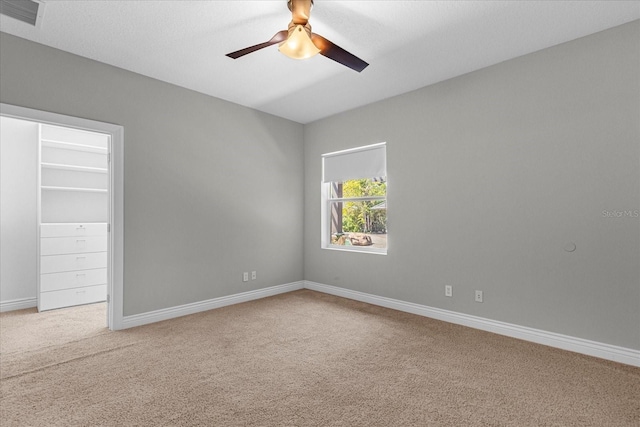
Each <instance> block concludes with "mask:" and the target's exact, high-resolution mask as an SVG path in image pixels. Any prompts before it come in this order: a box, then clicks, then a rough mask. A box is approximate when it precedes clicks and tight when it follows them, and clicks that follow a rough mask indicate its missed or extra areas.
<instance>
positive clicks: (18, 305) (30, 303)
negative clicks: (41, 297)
mask: <svg viewBox="0 0 640 427" xmlns="http://www.w3.org/2000/svg"><path fill="white" fill-rule="evenodd" d="M37 306H38V300H37V299H36V298H20V299H12V300H9V301H0V313H4V312H5V311H13V310H22V309H25V308H33V307H37Z"/></svg>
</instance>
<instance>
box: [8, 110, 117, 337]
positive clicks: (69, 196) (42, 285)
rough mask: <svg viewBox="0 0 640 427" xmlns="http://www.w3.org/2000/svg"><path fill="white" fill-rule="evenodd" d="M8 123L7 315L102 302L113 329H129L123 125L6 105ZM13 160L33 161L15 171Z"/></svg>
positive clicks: (108, 322) (109, 326)
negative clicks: (125, 306) (124, 304)
mask: <svg viewBox="0 0 640 427" xmlns="http://www.w3.org/2000/svg"><path fill="white" fill-rule="evenodd" d="M0 120H2V129H3V130H2V138H3V145H2V148H3V150H2V157H1V159H2V164H3V180H2V189H3V194H2V198H3V200H2V210H3V212H2V213H3V215H2V231H3V233H2V242H1V243H2V247H3V249H6V248H11V249H10V250H3V251H2V262H1V263H0V268H1V270H2V272H1V273H2V274H1V275H0V277H1V278H2V281H1V282H0V288H2V289H1V290H2V301H0V309H1V311H8V310H12V309H17V308H26V307H33V306H37V308H38V310H39V311H47V310H54V309H61V308H64V307H72V306H80V305H86V304H100V303H103V304H102V305H101V306H103V307H106V310H105V317H106V325H107V327H108V328H109V329H121V327H120V326H121V324H122V317H123V314H122V290H123V289H122V287H123V286H122V240H123V233H122V186H123V180H122V175H123V174H122V157H123V147H122V144H123V129H122V127H121V126H118V125H112V124H108V123H102V122H95V121H90V120H86V119H80V118H75V117H70V116H63V115H58V114H55V113H48V112H42V111H39V110H31V109H25V108H21V107H15V106H9V105H5V104H2V113H1V117H0ZM34 137H35V140H34V139H33V138H34ZM21 138H22V140H20V139H21ZM34 155H35V156H34ZM14 157H15V158H17V157H20V158H21V159H22V160H21V161H22V162H23V163H24V164H22V165H21V167H20V168H13V172H12V170H11V169H12V168H11V167H10V166H7V165H10V164H11V162H13V161H14V160H13V159H14ZM20 169H22V172H20ZM12 173H13V175H12ZM19 173H22V174H23V175H22V177H21V176H20V175H17V174H19ZM34 177H35V179H34ZM7 189H10V190H7ZM5 190H7V191H5ZM14 193H18V196H16V194H14ZM20 193H21V195H20ZM29 194H31V195H32V197H30V196H29ZM20 197H22V199H20ZM21 200H23V201H27V202H28V203H21V202H20V201H21ZM34 201H35V212H31V211H30V210H31V209H32V208H33V207H34V206H33V205H34V203H33V202H34ZM12 210H13V212H12ZM7 213H9V214H7ZM20 230H21V231H22V235H19V233H20ZM16 243H18V244H16ZM34 249H35V250H34ZM12 258H13V259H12ZM14 259H15V260H19V261H18V264H14V263H13V260H14ZM34 270H35V271H34ZM34 285H35V286H34ZM97 312H99V311H97Z"/></svg>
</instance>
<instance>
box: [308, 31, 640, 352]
mask: <svg viewBox="0 0 640 427" xmlns="http://www.w3.org/2000/svg"><path fill="white" fill-rule="evenodd" d="M639 30H640V24H639V21H635V22H632V23H629V24H626V25H623V26H620V27H617V28H614V29H611V30H608V31H604V32H601V33H598V34H595V35H592V36H589V37H585V38H582V39H579V40H576V41H572V42H569V43H566V44H562V45H559V46H556V47H553V48H550V49H545V50H543V51H540V52H536V53H533V54H530V55H526V56H523V57H520V58H517V59H515V60H511V61H507V62H504V63H501V64H498V65H495V66H492V67H489V68H486V69H483V70H480V71H477V72H473V73H470V74H467V75H464V76H461V77H458V78H455V79H452V80H448V81H445V82H443V83H440V84H437V85H433V86H429V87H426V88H423V89H420V90H417V91H414V92H411V93H407V94H404V95H401V96H398V97H395V98H392V99H388V100H385V101H381V102H377V103H375V104H372V105H369V106H366V107H362V108H359V109H356V110H353V111H350V112H347V113H344V114H340V115H337V116H334V117H330V118H327V119H324V120H321V121H318V122H314V123H312V124H309V125H306V126H305V129H304V130H305V135H304V141H305V279H307V280H311V281H315V282H319V283H324V284H329V285H336V286H340V287H344V288H348V289H352V290H357V291H362V292H367V293H371V294H375V295H380V296H385V297H390V298H396V299H400V300H404V301H410V302H414V303H418V304H424V305H427V306H432V307H438V308H442V309H447V310H452V311H455V312H460V313H467V314H471V315H477V316H481V317H485V318H489V319H495V320H499V321H505V322H509V323H514V324H518V325H522V326H528V327H533V328H539V329H542V330H546V331H551V332H556V333H561V334H566V335H570V336H575V337H580V338H585V339H589V340H594V341H599V342H603V343H609V344H613V345H619V346H624V347H627V348H633V349H640V262H639V260H640V218H637V217H635V218H632V217H621V218H608V217H605V216H604V215H603V211H614V210H619V211H624V210H638V209H640V165H639V159H640V125H639V117H640V77H639V76H640V67H639V65H640V31H639ZM452 54H454V53H452ZM380 141H386V142H387V143H388V145H387V157H388V158H387V160H388V179H389V195H388V206H389V211H388V215H389V218H388V228H389V251H388V255H387V256H379V255H370V254H360V253H347V252H337V251H328V250H322V249H320V215H319V214H320V178H321V174H320V172H321V171H320V156H321V154H323V153H326V152H332V151H336V150H341V149H345V148H351V147H357V146H361V145H366V144H371V143H376V142H380ZM570 243H575V245H576V246H577V249H576V250H575V251H574V252H567V251H565V250H564V248H565V246H566V245H567V244H570ZM445 285H452V286H453V298H446V297H445V296H444V286H445ZM475 289H479V290H483V291H484V303H475V302H474V290H475Z"/></svg>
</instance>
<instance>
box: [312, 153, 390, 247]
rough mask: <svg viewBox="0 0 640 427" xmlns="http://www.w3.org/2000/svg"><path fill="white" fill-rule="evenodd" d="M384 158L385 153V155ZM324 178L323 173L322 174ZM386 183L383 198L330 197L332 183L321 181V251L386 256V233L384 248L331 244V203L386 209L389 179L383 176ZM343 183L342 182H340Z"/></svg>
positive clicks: (387, 245)
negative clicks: (383, 206)
mask: <svg viewBox="0 0 640 427" xmlns="http://www.w3.org/2000/svg"><path fill="white" fill-rule="evenodd" d="M381 145H384V146H385V147H386V142H382V143H378V144H373V145H368V146H364V147H357V148H352V149H348V150H344V151H338V152H333V153H327V154H323V155H322V158H323V161H324V158H325V157H326V156H329V155H335V154H337V153H342V152H344V153H353V152H357V151H360V150H366V149H369V148H371V147H374V146H381ZM385 157H386V153H385ZM323 176H324V172H323ZM373 178H374V177H361V178H354V179H373ZM384 178H385V180H384V182H385V183H386V192H385V195H384V196H364V197H340V198H338V197H332V191H331V186H332V185H333V184H334V182H324V181H323V180H321V192H320V194H321V203H322V204H321V209H320V217H321V227H320V228H321V238H320V246H321V248H322V249H328V250H334V251H345V252H360V253H370V254H378V255H387V253H388V250H389V240H388V233H387V244H386V247H385V248H374V247H371V246H349V245H334V244H332V243H331V204H332V203H336V202H338V203H340V202H342V203H347V202H359V201H378V202H384V203H385V204H386V206H387V207H388V203H389V201H388V195H389V179H388V176H386V174H385V176H384ZM342 182H344V181H342ZM388 224H389V217H388V212H387V227H388Z"/></svg>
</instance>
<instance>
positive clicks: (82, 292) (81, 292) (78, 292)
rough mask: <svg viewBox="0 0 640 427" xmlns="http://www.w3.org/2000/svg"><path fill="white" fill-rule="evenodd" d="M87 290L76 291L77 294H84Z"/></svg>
mask: <svg viewBox="0 0 640 427" xmlns="http://www.w3.org/2000/svg"><path fill="white" fill-rule="evenodd" d="M86 292H87V291H76V294H84V293H86Z"/></svg>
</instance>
